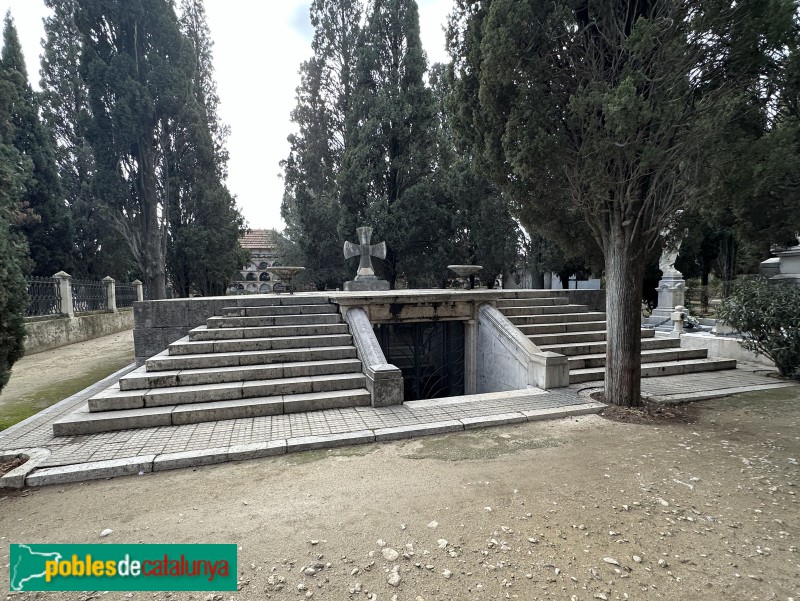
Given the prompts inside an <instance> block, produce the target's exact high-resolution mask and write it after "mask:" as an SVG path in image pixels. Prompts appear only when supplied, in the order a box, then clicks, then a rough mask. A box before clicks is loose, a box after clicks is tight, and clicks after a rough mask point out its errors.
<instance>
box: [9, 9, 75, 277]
mask: <svg viewBox="0 0 800 601" xmlns="http://www.w3.org/2000/svg"><path fill="white" fill-rule="evenodd" d="M0 79H2V80H3V81H4V83H5V85H4V86H3V93H4V95H5V101H6V102H9V103H10V106H11V110H10V121H11V124H12V125H13V139H12V140H11V143H12V144H13V145H14V146H15V147H16V148H17V150H18V151H19V152H20V153H21V154H23V155H24V156H26V157H27V158H28V159H29V160H30V166H31V169H30V173H29V177H28V178H27V179H26V181H25V201H26V202H27V204H28V206H29V207H30V209H31V211H32V212H33V213H35V218H34V219H28V220H26V222H25V223H23V224H22V225H21V231H22V232H23V233H24V234H25V236H26V238H27V239H28V246H29V248H30V255H31V259H32V260H33V273H34V275H38V276H51V275H53V274H54V273H56V272H57V271H61V270H65V269H66V270H69V269H71V268H72V224H71V220H70V215H69V212H68V210H67V207H66V204H65V202H64V198H63V192H62V189H61V182H60V179H59V175H58V168H57V165H56V161H55V156H54V150H53V149H54V142H53V139H52V135H51V133H50V131H49V130H48V129H47V128H46V127H45V125H44V124H43V123H42V121H41V119H40V117H39V103H38V99H37V98H36V96H35V94H34V92H33V90H32V89H31V86H30V83H29V82H28V74H27V70H26V68H25V60H24V58H23V56H22V48H21V47H20V43H19V38H18V36H17V31H16V28H15V27H14V22H13V20H12V19H11V16H10V14H9V15H6V18H5V26H4V29H3V51H2V57H0Z"/></svg>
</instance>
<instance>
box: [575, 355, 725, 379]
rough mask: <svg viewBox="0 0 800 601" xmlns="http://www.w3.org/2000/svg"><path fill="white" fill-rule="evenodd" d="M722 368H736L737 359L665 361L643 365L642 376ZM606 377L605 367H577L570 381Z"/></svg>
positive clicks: (674, 374)
mask: <svg viewBox="0 0 800 601" xmlns="http://www.w3.org/2000/svg"><path fill="white" fill-rule="evenodd" d="M722 369H736V360H735V359H689V360H687V361H664V362H659V363H647V364H644V365H642V377H643V378H652V377H656V376H676V375H680V374H693V373H698V372H704V371H718V370H722ZM604 377H605V368H604V367H592V368H588V369H575V370H570V372H569V383H570V384H578V383H580V382H593V381H595V380H602V379H604Z"/></svg>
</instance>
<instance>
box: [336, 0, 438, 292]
mask: <svg viewBox="0 0 800 601" xmlns="http://www.w3.org/2000/svg"><path fill="white" fill-rule="evenodd" d="M426 69H427V65H426V60H425V54H424V53H423V50H422V43H421V41H420V37H419V14H418V11H417V5H416V3H415V2H408V1H405V0H374V1H373V2H372V3H371V6H370V10H369V11H368V13H367V19H366V24H365V26H364V29H363V31H362V32H361V37H360V43H359V48H358V57H357V63H356V78H357V79H356V85H355V87H354V90H353V102H352V109H351V110H350V111H349V113H348V115H347V119H348V123H349V126H348V131H347V138H346V140H345V144H346V146H345V151H344V154H343V157H342V169H341V173H340V174H339V177H338V183H339V186H340V191H341V192H340V200H341V204H342V209H343V214H342V217H341V219H340V223H339V232H340V234H341V235H344V236H351V235H353V234H352V232H354V231H355V228H356V227H357V226H359V225H372V226H373V227H374V228H375V237H376V239H377V240H385V241H386V244H387V247H388V249H387V257H386V260H385V261H384V264H383V271H384V275H385V277H386V279H388V280H389V283H390V285H392V286H394V284H395V282H396V280H397V278H398V276H400V274H401V273H403V274H404V275H405V276H406V278H407V279H408V281H409V283H411V282H414V283H416V282H418V281H421V279H427V277H429V275H430V271H429V269H430V267H431V265H432V264H436V265H442V262H441V261H442V257H444V256H445V255H446V250H443V249H442V248H441V246H440V244H441V242H442V240H443V238H442V237H441V235H440V232H442V231H443V230H444V231H447V220H446V217H447V209H446V208H445V207H443V206H441V205H438V198H437V195H436V194H435V191H434V188H433V186H432V185H431V181H430V179H429V175H430V173H431V171H432V158H433V150H434V137H433V136H432V134H433V131H434V130H433V128H434V127H435V118H434V113H435V109H434V103H433V96H432V94H431V91H430V89H429V88H428V87H427V86H426V85H425V80H424V75H425V71H426ZM444 239H446V238H444ZM436 255H438V257H437V256H436Z"/></svg>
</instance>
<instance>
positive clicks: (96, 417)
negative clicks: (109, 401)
mask: <svg viewBox="0 0 800 601" xmlns="http://www.w3.org/2000/svg"><path fill="white" fill-rule="evenodd" d="M173 409H174V407H155V408H147V407H145V408H142V409H129V410H124V411H105V412H102V413H89V411H88V408H87V406H86V405H84V406H83V407H82V408H80V409H78V410H77V411H75V412H74V413H69V414H67V415H65V416H64V417H61V418H59V419H58V420H56V421H55V422H53V434H54V435H55V436H78V435H81V434H96V433H98V432H112V431H115V430H129V429H133V428H155V427H158V426H169V425H171V424H172V420H171V419H170V412H171V411H172V410H173Z"/></svg>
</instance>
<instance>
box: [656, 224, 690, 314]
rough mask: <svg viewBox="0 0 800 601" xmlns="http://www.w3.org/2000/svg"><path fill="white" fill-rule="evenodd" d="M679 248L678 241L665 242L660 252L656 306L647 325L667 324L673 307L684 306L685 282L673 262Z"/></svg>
mask: <svg viewBox="0 0 800 601" xmlns="http://www.w3.org/2000/svg"><path fill="white" fill-rule="evenodd" d="M664 238H665V239H667V238H668V236H664ZM680 247H681V241H680V240H678V241H677V242H674V243H669V242H667V243H666V244H665V246H664V250H663V251H662V252H661V258H660V259H659V261H658V267H659V268H660V269H661V272H662V276H661V279H660V280H659V282H658V288H657V290H658V305H657V306H656V308H655V309H653V313H652V314H651V315H650V317H648V318H647V323H649V324H653V325H661V324H664V323H667V322H669V321H670V319H671V317H672V313H673V312H674V311H675V307H679V306H683V304H684V300H685V293H686V280H684V279H683V274H682V273H681V272H680V271H678V270H677V269H675V261H676V260H677V258H678V251H679V250H680ZM670 329H672V328H670Z"/></svg>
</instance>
